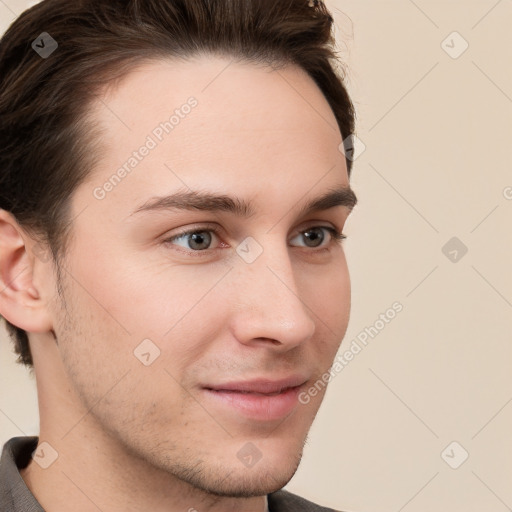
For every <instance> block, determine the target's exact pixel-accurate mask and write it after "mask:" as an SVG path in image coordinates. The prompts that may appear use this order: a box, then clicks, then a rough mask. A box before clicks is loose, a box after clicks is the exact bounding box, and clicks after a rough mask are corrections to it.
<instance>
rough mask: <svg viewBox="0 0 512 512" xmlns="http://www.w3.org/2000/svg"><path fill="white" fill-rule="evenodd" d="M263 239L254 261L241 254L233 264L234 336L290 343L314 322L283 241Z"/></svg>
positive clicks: (311, 330) (310, 331) (299, 338)
mask: <svg viewBox="0 0 512 512" xmlns="http://www.w3.org/2000/svg"><path fill="white" fill-rule="evenodd" d="M268 238H272V237H268ZM267 242H268V243H266V244H265V246H264V248H263V251H262V252H261V253H260V254H259V256H258V257H257V258H256V259H255V260H254V261H252V262H250V263H249V262H248V261H246V260H245V259H244V258H243V257H241V258H240V260H239V261H238V262H237V264H236V267H237V268H236V272H235V276H236V277H235V279H236V284H235V287H236V290H237V292H236V293H237V304H238V305H239V307H238V308H237V312H236V317H235V318H234V319H233V324H234V331H235V336H236V337H237V339H238V340H239V341H240V342H243V343H248V342H251V340H255V339H258V340H261V339H262V338H265V339H268V340H274V343H275V342H279V343H280V344H281V345H283V346H288V347H290V346H294V345H297V344H300V343H301V342H303V341H305V340H307V339H308V338H310V337H311V336H312V334H313V333H314V330H315V322H314V318H313V315H312V313H311V311H310V310H309V309H308V308H307V307H306V306H305V304H304V303H303V300H304V299H303V298H302V297H301V296H300V289H299V287H298V286H297V282H296V269H294V268H293V263H292V261H291V259H290V255H289V252H288V248H287V246H286V244H281V243H279V242H278V241H277V240H276V238H275V237H274V240H273V241H272V240H268V241H267Z"/></svg>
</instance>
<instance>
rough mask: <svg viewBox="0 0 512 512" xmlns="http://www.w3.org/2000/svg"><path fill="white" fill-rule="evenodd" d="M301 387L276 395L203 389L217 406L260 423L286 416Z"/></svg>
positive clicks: (292, 407) (294, 404)
mask: <svg viewBox="0 0 512 512" xmlns="http://www.w3.org/2000/svg"><path fill="white" fill-rule="evenodd" d="M300 388H301V386H297V387H294V388H289V389H287V390H285V391H283V392H282V393H279V394H278V395H261V394H257V393H240V392H236V391H214V390H212V389H205V390H204V391H205V392H206V394H207V396H208V397H209V398H210V399H211V400H213V401H215V402H216V403H217V404H219V405H221V406H224V407H228V408H231V409H234V410H235V411H237V412H239V413H241V414H243V415H244V416H246V417H248V418H251V419H254V420H260V421H275V420H279V419H282V418H284V417H286V416H288V415H289V414H290V413H291V412H292V411H293V409H294V408H295V407H296V406H297V404H298V395H299V390H300Z"/></svg>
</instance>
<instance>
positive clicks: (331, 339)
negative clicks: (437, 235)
mask: <svg viewBox="0 0 512 512" xmlns="http://www.w3.org/2000/svg"><path fill="white" fill-rule="evenodd" d="M228 63H229V61H228V60H225V59H221V58H206V57H202V58H201V59H197V60H195V61H189V62H180V63H177V62H171V61H166V62H158V63H157V62H153V63H149V64H146V65H144V67H143V68H141V69H139V70H137V71H136V72H133V73H131V74H130V75H128V76H127V77H126V79H125V80H124V81H122V82H121V83H120V85H119V87H118V88H117V89H115V90H112V91H110V93H109V94H108V95H105V96H103V97H102V101H98V102H97V103H96V104H95V108H94V115H95V116H96V119H97V120H98V122H99V123H100V126H102V127H103V128H104V129H105V134H104V136H103V138H102V141H101V142H102V144H103V147H104V148H105V152H104V154H103V155H102V157H101V161H100V164H99V165H98V167H97V168H95V169H94V171H93V172H92V174H91V175H90V177H89V178H88V180H87V182H86V183H83V184H82V185H81V186H80V187H79V188H78V189H77V191H76V193H75V194H74V196H73V198H72V212H71V215H72V217H73V218H75V217H76V218H75V220H74V221H73V229H72V231H73V236H72V239H71V242H70V246H69V251H68V253H67V254H66V259H65V262H64V268H65V271H63V282H62V284H63V298H64V303H63V305H62V307H61V308H55V309H54V311H53V313H52V314H53V315H54V319H55V322H54V323H55V328H54V330H55V334H56V337H57V339H58V343H59V345H58V346H59V351H60V354H61V357H62V361H63V367H64V368H65V373H66V376H67V378H68V379H69V382H70V383H71V388H72V389H73V390H74V391H73V392H75V393H76V396H77V397H80V399H79V403H78V404H77V411H78V410H85V409H87V410H90V412H89V414H88V415H87V417H86V418H85V419H83V420H81V424H80V423H79V424H78V425H77V426H75V427H74V428H76V429H85V428H86V427H85V425H86V424H88V423H90V422H91V421H94V425H95V427H99V429H100V431H102V432H105V433H106V434H108V436H109V438H110V439H111V440H113V442H114V444H116V445H117V446H119V447H120V448H121V449H122V450H124V451H126V452H127V453H131V454H135V455H136V456H138V457H139V458H140V459H142V460H144V461H146V462H148V463H149V464H151V466H153V467H155V468H158V469H162V470H164V471H165V472H167V473H170V474H172V475H175V476H177V477H178V478H179V479H181V480H184V481H186V482H188V483H191V484H193V485H194V486H196V487H199V488H201V489H203V490H207V491H210V492H214V493H218V494H230V495H262V494H266V493H268V492H271V491H274V490H277V489H279V488H281V487H282V486H284V485H285V484H286V483H287V482H288V481H289V480H290V478H291V477H292V475H293V474H294V472H295V470H296V468H297V466H298V463H299V460H300V457H301V453H302V448H303V445H304V442H305V439H306V435H307V432H308V430H309V428H310V426H311V423H312V421H313V418H314V417H315V414H316V413H317V411H318V407H319V406H320V403H321V400H322V398H323V395H324V392H323V389H324V388H323V387H322V386H318V388H319V389H320V390H321V391H320V392H319V393H318V394H317V395H316V396H314V397H311V400H310V401H309V403H307V404H301V403H300V402H299V401H298V399H297V395H298V393H300V392H303V391H305V390H307V389H308V388H309V387H310V386H312V385H313V384H315V382H317V381H321V382H322V383H323V382H324V381H322V380H321V376H322V374H323V373H324V372H326V371H327V370H328V368H329V367H330V365H331V363H332V361H333V358H334V356H335V354H336V351H337V349H338V347H339V344H340V342H341V340H342V338H343V336H344V334H345V330H346V327H347V323H348V318H349V310H350V281H349V275H348V270H347V265H346V261H345V255H344V252H343V248H342V246H341V243H340V242H339V241H337V240H335V239H334V238H333V236H332V235H331V232H330V231H329V228H334V229H335V230H337V231H342V230H343V227H344V224H345V221H346V219H347V216H348V213H349V208H348V207H346V206H343V205H338V206H334V207H331V208H323V209H316V210H313V211H310V212H308V213H303V212H301V210H302V208H303V207H304V206H305V205H306V204H308V203H310V202H311V201H313V200H314V199H317V198H319V197H321V196H323V195H325V194H326V193H328V192H331V191H332V190H334V189H338V188H343V187H348V184H349V183H348V177H347V168H346V163H345V159H344V156H343V154H342V153H341V152H340V151H339V149H338V147H339V144H340V143H341V136H340V133H339V131H338V129H337V126H336V121H335V118H334V115H333V113H332V111H331V110H330V108H329V106H328V103H327V102H326V100H325V99H324V98H323V96H322V94H321V92H320V90H319V89H318V88H317V86H316V85H315V84H314V82H313V81H312V80H311V79H310V78H309V77H307V76H306V75H305V74H304V73H303V72H301V71H300V70H299V69H298V68H295V67H289V68H285V69H281V70H280V71H275V70H274V71H273V70H271V69H270V68H263V67H257V66H255V65H251V64H235V63H232V64H231V65H229V67H227V68H226V69H224V68H225V67H226V65H227V64H228ZM223 70H224V71H223ZM221 71H222V72H221ZM191 97H193V98H194V100H192V101H189V103H188V105H189V107H185V106H184V105H185V104H187V100H189V98H191ZM176 109H178V111H179V112H178V113H176V116H177V117H175V118H174V119H173V120H172V123H173V124H174V126H173V128H172V129H169V126H167V130H168V133H166V131H165V130H164V129H163V128H162V126H161V125H160V123H162V122H165V121H168V120H169V118H170V117H171V115H172V114H173V113H174V111H175V110H176ZM177 118H179V121H177ZM148 137H149V138H148ZM143 145H146V147H147V148H149V149H148V151H145V150H142V151H140V148H141V146H143ZM134 151H136V152H137V153H138V156H137V157H134V158H135V159H136V163H135V160H131V161H130V158H131V157H133V152H134ZM142 153H145V156H141V154H142ZM129 161H130V162H131V163H129V164H128V165H126V166H125V171H126V169H129V172H125V173H123V172H120V173H119V172H118V169H120V168H122V167H123V165H125V164H126V163H127V162H129ZM114 174H115V175H116V176H117V178H112V176H113V175H114ZM120 176H121V179H118V178H119V177H120ZM109 180H110V185H109V184H108V183H109ZM191 191H198V192H201V193H209V194H214V195H222V196H229V197H231V198H235V197H236V198H238V199H239V200H240V201H244V202H250V204H251V208H252V213H251V214H249V215H243V214H242V212H238V211H230V210H229V209H228V208H225V209H220V210H214V211H209V210H204V209H200V208H196V209H182V208H177V207H176V204H175V203H173V204H174V207H173V208H168V207H165V201H163V202H162V201H160V207H158V208H157V207H155V208H142V209H141V208H140V207H141V206H143V205H145V206H148V205H150V204H151V203H154V202H155V198H157V197H163V196H170V195H172V194H176V193H177V192H180V193H185V194H186V193H189V192H191ZM182 199H183V198H182ZM185 199H186V197H185ZM236 201H237V200H235V203H236ZM212 204H213V203H210V206H211V205H212ZM224 204H226V203H224ZM169 205H170V202H169V201H167V206H169ZM137 210H140V211H137ZM211 229H214V230H216V231H217V232H214V231H211ZM184 230H186V231H189V230H190V231H195V234H194V235H190V234H189V235H180V232H182V231H184ZM143 340H145V341H143ZM299 384H302V387H300V388H298V389H292V390H288V391H286V392H284V391H283V392H281V393H279V389H280V388H281V387H289V386H296V385H299ZM237 390H238V392H237ZM242 391H245V392H242ZM77 401H78V399H77ZM93 406H94V407H93ZM80 417H81V416H80V413H78V412H77V418H80Z"/></svg>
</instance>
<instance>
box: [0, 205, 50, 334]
mask: <svg viewBox="0 0 512 512" xmlns="http://www.w3.org/2000/svg"><path fill="white" fill-rule="evenodd" d="M32 242H33V240H31V238H30V236H29V235H28V234H27V233H26V232H25V230H23V228H21V227H20V226H19V224H18V222H17V221H16V219H15V218H14V216H13V215H12V214H11V213H9V212H7V211H5V210H2V209H0V315H1V316H3V317H4V318H5V319H6V320H7V321H9V322H10V323H11V324H13V325H15V326H16V327H19V328H20V329H23V330H25V331H27V332H47V331H50V330H51V329H52V322H51V318H50V314H49V311H48V308H47V302H46V301H45V300H43V298H44V297H45V294H44V291H43V290H41V289H40V288H39V287H38V284H37V283H36V282H35V274H36V271H37V272H45V271H46V272H49V271H50V264H49V263H48V264H44V263H43V262H41V261H40V260H38V259H37V258H35V257H34V255H33V254H32V252H31V251H30V249H29V247H30V246H31V245H30V244H31V243H32ZM36 267H37V268H36ZM43 267H48V268H47V269H45V268H43Z"/></svg>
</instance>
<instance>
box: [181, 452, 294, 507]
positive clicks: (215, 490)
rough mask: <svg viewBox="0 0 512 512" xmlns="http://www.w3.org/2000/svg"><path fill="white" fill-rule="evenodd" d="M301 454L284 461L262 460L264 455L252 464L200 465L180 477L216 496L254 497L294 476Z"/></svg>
mask: <svg viewBox="0 0 512 512" xmlns="http://www.w3.org/2000/svg"><path fill="white" fill-rule="evenodd" d="M300 459H301V454H295V455H294V457H293V458H289V460H288V461H287V463H283V461H281V462H280V463H279V464H270V463H266V464H265V463H264V462H263V459H261V460H260V461H258V462H257V463H256V464H255V465H254V466H253V467H249V468H246V467H243V466H242V467H240V465H239V464H237V465H231V466H229V467H215V468H206V467H203V469H200V470H199V471H198V472H196V473H195V474H194V475H193V476H192V475H189V478H186V479H185V478H183V475H182V477H181V478H182V479H183V480H185V481H186V482H187V483H188V484H190V485H191V486H192V487H194V488H196V489H200V490H201V491H203V492H205V493H207V494H210V495H213V496H219V497H231V498H253V497H256V496H264V495H266V494H269V493H272V492H275V491H278V490H279V489H282V488H283V487H284V486H285V485H286V484H287V483H288V482H289V481H290V480H291V479H292V477H293V475H294V474H295V472H296V471H297V468H298V467H299V463H300Z"/></svg>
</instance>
